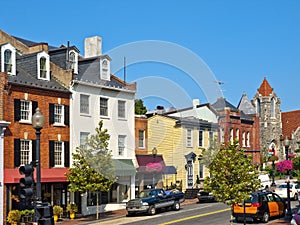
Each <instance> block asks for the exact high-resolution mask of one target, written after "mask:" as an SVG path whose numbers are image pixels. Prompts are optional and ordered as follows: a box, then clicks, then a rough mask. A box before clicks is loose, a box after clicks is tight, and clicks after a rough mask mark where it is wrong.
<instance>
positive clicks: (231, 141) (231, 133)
mask: <svg viewBox="0 0 300 225" xmlns="http://www.w3.org/2000/svg"><path fill="white" fill-rule="evenodd" d="M233 139H234V138H233V129H232V128H230V144H233Z"/></svg>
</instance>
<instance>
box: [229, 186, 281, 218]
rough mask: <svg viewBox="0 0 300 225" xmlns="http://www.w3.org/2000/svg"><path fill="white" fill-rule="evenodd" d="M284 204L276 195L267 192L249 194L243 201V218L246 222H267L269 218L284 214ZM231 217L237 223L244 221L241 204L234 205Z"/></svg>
mask: <svg viewBox="0 0 300 225" xmlns="http://www.w3.org/2000/svg"><path fill="white" fill-rule="evenodd" d="M285 209H286V204H285V202H284V201H283V200H282V199H281V198H280V197H279V195H277V194H276V193H273V192H269V191H258V192H254V193H252V194H251V196H250V198H248V199H247V200H246V201H245V212H246V213H245V217H246V220H247V221H254V220H262V221H263V222H265V223H266V222H268V221H269V219H270V217H274V216H280V217H283V216H284V214H285ZM233 216H234V217H235V218H236V220H237V221H243V219H244V207H243V204H242V203H240V204H235V205H234V207H233Z"/></svg>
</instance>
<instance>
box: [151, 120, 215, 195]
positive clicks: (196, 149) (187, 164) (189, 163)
mask: <svg viewBox="0 0 300 225" xmlns="http://www.w3.org/2000/svg"><path fill="white" fill-rule="evenodd" d="M217 135H218V125H217V124H216V123H211V122H208V121H206V120H201V119H197V118H195V117H185V118H181V117H174V116H165V115H155V116H152V117H150V118H148V149H149V150H148V154H151V150H152V149H153V148H156V149H157V154H158V155H162V156H163V159H164V162H165V164H166V166H167V167H168V166H174V167H175V168H176V170H177V174H169V175H164V176H163V186H164V187H170V186H171V184H173V185H174V184H176V186H177V187H178V186H181V187H182V191H185V190H186V189H188V188H195V187H197V183H196V181H197V176H198V177H199V179H200V181H203V179H204V178H205V177H206V176H209V171H208V169H207V168H205V166H204V165H203V164H201V160H199V155H200V154H201V152H202V150H203V149H207V148H208V147H209V145H210V143H211V142H210V141H213V139H214V138H216V137H217ZM201 183H202V182H201Z"/></svg>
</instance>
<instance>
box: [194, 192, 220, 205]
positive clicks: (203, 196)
mask: <svg viewBox="0 0 300 225" xmlns="http://www.w3.org/2000/svg"><path fill="white" fill-rule="evenodd" d="M197 198H198V202H214V201H216V198H215V196H214V195H213V193H211V192H208V191H202V190H200V191H199V192H198V193H197Z"/></svg>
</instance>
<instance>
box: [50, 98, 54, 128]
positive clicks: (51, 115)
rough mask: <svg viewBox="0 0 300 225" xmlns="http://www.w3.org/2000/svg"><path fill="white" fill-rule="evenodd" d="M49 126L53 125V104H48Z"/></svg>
mask: <svg viewBox="0 0 300 225" xmlns="http://www.w3.org/2000/svg"><path fill="white" fill-rule="evenodd" d="M49 124H54V104H51V103H50V104H49Z"/></svg>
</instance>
